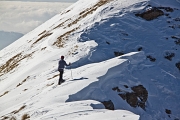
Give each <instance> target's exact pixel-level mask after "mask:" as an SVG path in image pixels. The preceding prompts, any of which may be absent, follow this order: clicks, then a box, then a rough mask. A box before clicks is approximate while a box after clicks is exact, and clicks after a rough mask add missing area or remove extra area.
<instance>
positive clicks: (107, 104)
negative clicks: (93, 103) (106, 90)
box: [102, 100, 114, 110]
mask: <svg viewBox="0 0 180 120" xmlns="http://www.w3.org/2000/svg"><path fill="white" fill-rule="evenodd" d="M102 103H103V105H104V106H105V108H106V109H108V110H114V104H113V102H112V101H111V100H109V101H104V102H102Z"/></svg>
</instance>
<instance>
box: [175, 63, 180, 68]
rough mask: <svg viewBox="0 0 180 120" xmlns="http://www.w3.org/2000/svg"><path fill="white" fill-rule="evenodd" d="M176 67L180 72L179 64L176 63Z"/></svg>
mask: <svg viewBox="0 0 180 120" xmlns="http://www.w3.org/2000/svg"><path fill="white" fill-rule="evenodd" d="M176 67H177V68H178V69H179V70H180V62H178V63H176Z"/></svg>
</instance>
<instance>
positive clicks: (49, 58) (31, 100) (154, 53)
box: [0, 0, 180, 120]
mask: <svg viewBox="0 0 180 120" xmlns="http://www.w3.org/2000/svg"><path fill="white" fill-rule="evenodd" d="M179 16H180V3H179V1H176V0H171V1H170V0H133V1H130V0H91V1H84V0H79V1H78V2H76V3H75V4H73V5H72V6H70V7H68V8H67V9H65V10H64V11H63V12H62V13H60V14H58V15H56V16H54V17H53V18H52V19H50V20H48V21H47V22H45V23H44V24H42V25H41V26H39V27H37V28H36V29H35V30H33V31H31V32H30V33H28V34H26V35H24V36H23V37H22V38H20V39H19V40H17V41H16V42H14V43H12V44H11V45H9V46H8V47H6V48H4V49H3V50H1V51H0V116H1V118H2V119H5V118H7V119H10V118H16V119H20V118H21V117H22V118H29V117H30V119H33V120H35V119H37V120H39V119H42V120H46V119H47V120H51V119H52V120H54V119H63V118H65V119H68V120H71V119H73V120H74V119H77V120H81V119H108V120H111V119H112V120H114V119H125V120H131V119H139V118H140V119H142V120H154V119H162V120H164V119H172V120H179V119H180V116H179V113H180V103H179V101H180V96H179V92H180V89H179V87H180V54H179V50H180V35H179V33H180V26H179V24H180V17H179ZM61 55H64V56H65V60H66V61H67V62H71V63H72V65H71V66H70V67H69V68H67V69H66V70H65V74H64V78H65V79H66V82H65V83H63V84H62V85H61V86H57V83H58V74H59V73H58V72H57V63H58V60H59V58H60V56H61ZM105 108H106V109H113V110H115V111H109V110H106V109H105ZM128 111H130V112H128Z"/></svg>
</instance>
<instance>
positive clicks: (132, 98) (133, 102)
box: [126, 93, 138, 107]
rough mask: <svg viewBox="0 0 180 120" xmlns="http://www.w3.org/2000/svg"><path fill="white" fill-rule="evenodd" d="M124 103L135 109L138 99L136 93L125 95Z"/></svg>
mask: <svg viewBox="0 0 180 120" xmlns="http://www.w3.org/2000/svg"><path fill="white" fill-rule="evenodd" d="M126 101H127V103H128V104H129V105H130V106H132V107H137V105H138V104H137V103H138V99H137V96H136V93H126Z"/></svg>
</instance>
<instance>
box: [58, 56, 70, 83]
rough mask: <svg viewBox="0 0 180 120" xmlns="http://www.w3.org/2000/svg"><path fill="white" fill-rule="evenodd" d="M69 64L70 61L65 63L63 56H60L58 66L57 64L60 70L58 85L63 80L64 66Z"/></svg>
mask: <svg viewBox="0 0 180 120" xmlns="http://www.w3.org/2000/svg"><path fill="white" fill-rule="evenodd" d="M70 64H71V63H69V64H67V63H66V61H64V56H61V60H59V66H58V71H59V72H60V75H59V82H58V85H60V84H61V83H63V82H64V81H65V80H63V73H64V67H65V66H69V65H70Z"/></svg>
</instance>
